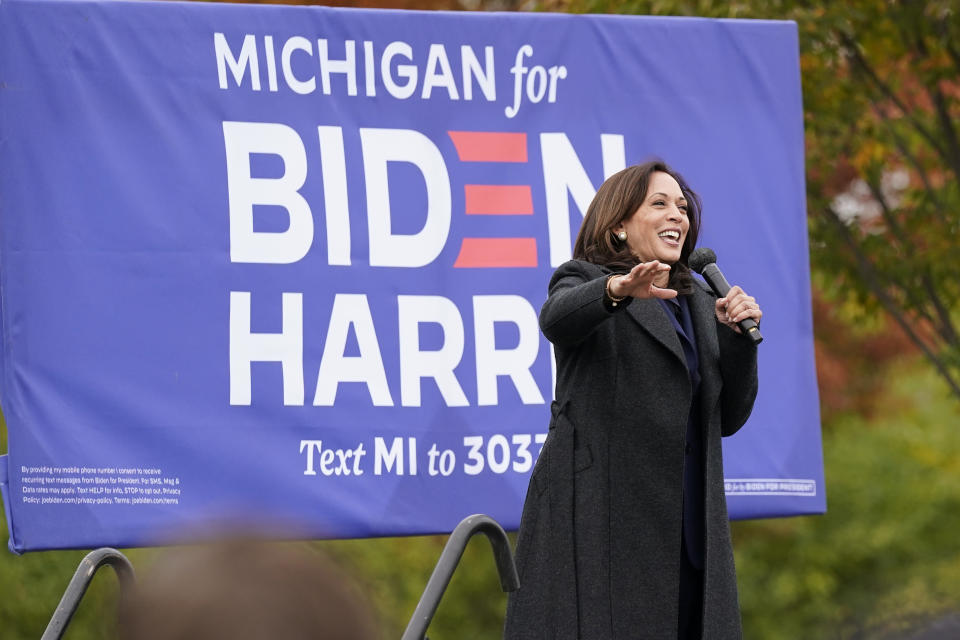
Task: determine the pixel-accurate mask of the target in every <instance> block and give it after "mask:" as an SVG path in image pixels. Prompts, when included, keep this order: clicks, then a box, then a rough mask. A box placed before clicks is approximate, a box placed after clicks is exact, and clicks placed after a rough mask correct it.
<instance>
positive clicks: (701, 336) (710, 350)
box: [687, 285, 720, 411]
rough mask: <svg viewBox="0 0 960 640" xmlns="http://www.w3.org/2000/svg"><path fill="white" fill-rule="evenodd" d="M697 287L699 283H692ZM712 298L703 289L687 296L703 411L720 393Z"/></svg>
mask: <svg viewBox="0 0 960 640" xmlns="http://www.w3.org/2000/svg"><path fill="white" fill-rule="evenodd" d="M694 286H695V287H698V286H699V285H694ZM714 300H715V299H714V298H713V296H710V295H708V294H707V293H705V292H703V291H694V294H693V295H692V296H690V297H689V298H687V301H688V302H689V304H690V315H691V316H692V317H693V330H694V331H695V332H696V334H697V355H698V356H699V358H700V376H701V385H703V386H702V387H701V389H700V400H701V402H702V407H703V409H704V410H705V411H711V410H712V409H713V406H714V404H715V403H716V400H717V397H718V396H719V393H720V388H719V386H718V383H719V381H720V343H719V342H717V320H716V316H715V312H714V304H715V303H714Z"/></svg>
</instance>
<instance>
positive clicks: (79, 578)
mask: <svg viewBox="0 0 960 640" xmlns="http://www.w3.org/2000/svg"><path fill="white" fill-rule="evenodd" d="M105 564H109V565H110V566H111V567H113V570H114V571H115V572H116V573H117V580H118V581H119V582H120V590H121V592H123V591H126V590H128V589H130V588H131V587H132V586H133V583H134V573H133V565H132V564H130V561H129V560H127V557H126V556H125V555H123V554H122V553H120V552H119V551H117V550H116V549H110V548H109V547H103V548H102V549H96V550H95V551H91V552H90V553H88V554H87V555H86V556H85V557H84V558H83V560H81V561H80V565H79V566H78V567H77V570H76V572H74V574H73V578H71V579H70V584H68V585H67V590H66V591H65V592H64V593H63V597H62V598H60V604H58V605H57V609H56V611H54V612H53V617H52V618H50V623H49V624H47V629H46V631H44V632H43V636H42V637H41V640H59V639H60V638H61V637H63V632H64V631H65V630H66V628H67V625H68V624H70V620H71V619H72V618H73V614H74V613H75V612H76V611H77V606H79V604H80V600H81V599H82V598H83V595H84V594H85V593H86V592H87V587H89V586H90V581H91V580H93V574H95V573H96V572H97V570H98V569H99V568H100V567H102V566H103V565H105Z"/></svg>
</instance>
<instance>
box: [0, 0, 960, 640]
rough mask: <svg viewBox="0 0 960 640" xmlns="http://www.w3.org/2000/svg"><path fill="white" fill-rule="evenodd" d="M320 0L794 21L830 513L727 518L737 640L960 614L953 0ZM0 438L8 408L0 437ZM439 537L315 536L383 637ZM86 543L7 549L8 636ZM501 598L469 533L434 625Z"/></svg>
mask: <svg viewBox="0 0 960 640" xmlns="http://www.w3.org/2000/svg"><path fill="white" fill-rule="evenodd" d="M284 1H285V2H286V3H293V4H296V3H297V2H296V1H295V0H284ZM300 4H311V3H310V2H300ZM329 4H334V5H339V6H367V7H385V8H408V9H480V10H518V9H519V10H549V11H568V12H593V13H625V14H644V15H681V16H702V17H713V18H761V19H787V20H795V21H796V22H797V26H798V33H799V38H800V50H801V71H802V81H803V95H804V111H805V127H806V153H807V201H808V202H807V204H808V213H809V216H808V219H809V228H810V242H811V267H812V270H813V274H812V275H813V302H814V304H813V313H814V326H815V333H816V335H815V348H816V356H817V373H818V381H819V387H820V402H821V414H822V418H823V428H824V439H823V445H824V455H825V465H826V478H827V487H828V499H829V511H828V513H827V514H826V515H824V516H810V517H799V518H789V519H771V520H759V521H748V522H736V523H734V526H733V531H734V547H735V550H736V555H737V567H738V578H739V585H740V597H741V606H742V610H743V619H744V634H745V637H746V638H747V639H748V640H749V639H766V638H786V639H791V638H798V639H801V638H802V639H805V638H906V637H911V634H912V633H913V632H914V631H915V630H917V629H920V628H923V627H925V626H928V625H929V624H930V621H931V620H936V619H938V618H944V617H948V616H956V615H957V613H958V612H960V543H958V540H960V536H958V534H957V532H958V531H960V429H958V426H960V420H958V418H960V341H958V331H957V322H958V317H960V249H958V246H960V245H958V242H957V237H958V231H960V229H958V226H960V187H958V185H960V133H958V128H960V45H958V44H957V43H958V42H960V16H958V12H960V7H958V5H957V3H956V1H955V0H929V1H926V2H922V1H912V2H911V1H906V0H904V1H895V0H855V1H850V2H843V3H840V2H831V1H829V0H810V1H794V0H741V1H734V2H719V1H718V2H710V1H708V0H695V1H689V2H682V1H680V0H543V1H542V2H540V3H536V2H534V1H532V0H337V1H334V2H331V3H329ZM5 446H6V431H5V426H4V425H3V423H2V418H0V452H5ZM0 517H2V516H0ZM0 527H2V528H3V529H4V530H5V529H6V522H5V521H4V522H3V523H2V524H0ZM445 540H446V539H445V537H442V536H431V537H416V538H388V539H376V540H346V541H326V542H311V543H308V544H309V545H310V546H311V547H312V548H316V549H318V550H320V551H322V552H325V553H327V554H330V555H332V556H333V557H334V558H335V559H336V560H337V561H338V562H339V563H341V564H342V565H344V566H345V567H347V568H348V569H349V570H350V571H351V572H352V573H353V574H354V575H355V576H356V577H357V579H358V581H359V582H360V583H361V584H362V587H363V589H364V591H365V592H366V593H367V594H368V597H369V599H370V601H371V603H372V605H373V607H374V609H375V610H376V611H377V615H378V617H379V619H380V622H381V627H382V630H383V637H384V638H397V637H399V636H400V634H401V633H402V631H403V629H404V628H405V626H406V623H407V621H408V620H409V617H410V615H411V614H412V612H413V610H414V608H415V606H416V603H417V601H418V599H419V597H420V593H421V591H422V589H423V587H424V586H425V584H426V582H427V579H428V578H429V576H430V573H431V572H432V570H433V566H434V564H435V562H436V560H437V559H438V558H439V556H440V552H441V550H442V548H443V544H444V543H445ZM127 553H128V556H129V557H130V558H131V560H132V561H133V563H134V566H135V567H137V569H138V570H139V571H148V570H149V566H150V563H151V562H152V561H153V560H154V559H155V558H156V557H157V550H154V549H132V550H128V551H127ZM84 554H85V552H83V551H56V552H42V553H32V554H27V555H25V556H22V557H16V556H13V555H12V554H9V553H0V637H2V638H5V639H6V638H10V639H19V638H37V637H39V636H40V635H41V633H42V632H43V629H44V628H45V626H46V623H47V621H48V620H49V618H50V615H51V614H52V612H53V610H54V608H55V607H56V604H57V602H58V600H59V598H60V596H61V594H62V593H63V590H64V588H65V587H66V585H67V583H68V581H69V579H70V577H71V576H72V574H73V571H74V570H75V569H76V566H77V564H78V563H79V561H80V559H81V558H82V557H83V556H84ZM115 599H116V580H115V579H114V578H113V576H112V575H110V571H109V570H107V569H105V570H103V571H101V573H99V574H98V576H97V578H96V579H95V580H94V583H93V585H92V586H91V589H90V590H89V591H88V594H87V596H86V598H85V599H84V601H83V603H82V604H81V607H80V610H79V611H78V613H77V616H76V617H75V619H74V622H73V623H72V624H71V625H70V627H69V630H68V632H67V634H66V637H67V638H72V639H77V640H86V639H91V640H92V639H104V638H110V637H112V633H113V623H114V620H115V615H114V608H115ZM505 605H506V597H505V596H504V595H503V594H502V593H500V591H499V581H498V579H497V576H496V570H495V568H494V565H493V560H492V554H491V552H490V548H489V544H488V543H487V542H486V540H485V539H484V538H483V537H482V536H481V537H478V538H475V539H474V540H473V541H472V542H471V543H470V545H469V547H468V548H467V551H466V553H465V555H464V557H463V560H462V563H461V569H460V570H459V571H458V572H457V574H456V575H455V576H454V579H453V581H452V582H451V584H450V587H449V588H448V591H447V595H446V596H445V598H444V600H443V602H442V604H441V606H440V609H439V611H438V612H437V615H436V616H435V618H434V623H433V625H432V626H431V628H430V636H431V637H432V638H434V640H443V639H445V638H448V639H453V638H457V639H469V638H495V637H499V635H500V628H501V625H502V620H503V611H504V607H505ZM942 637H955V636H950V635H943V636H942Z"/></svg>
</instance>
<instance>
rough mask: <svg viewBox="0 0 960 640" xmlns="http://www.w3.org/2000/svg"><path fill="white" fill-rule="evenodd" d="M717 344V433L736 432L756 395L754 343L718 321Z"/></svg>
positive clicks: (750, 408)
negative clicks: (719, 378) (719, 379)
mask: <svg viewBox="0 0 960 640" xmlns="http://www.w3.org/2000/svg"><path fill="white" fill-rule="evenodd" d="M717 340H718V342H719V344H720V375H721V376H722V377H723V388H722V390H721V392H720V408H721V412H722V413H721V416H722V422H721V424H720V433H721V434H722V435H724V436H731V435H733V434H735V433H736V432H737V431H738V430H739V429H740V427H742V426H743V424H744V423H745V422H746V421H747V418H749V417H750V413H751V412H752V411H753V402H754V400H755V399H756V397H757V388H758V382H757V345H756V344H754V343H753V341H752V340H750V339H748V338H747V337H746V336H743V335H741V334H739V333H737V332H736V331H734V330H733V329H731V328H730V327H728V326H726V325H724V324H721V323H720V322H717Z"/></svg>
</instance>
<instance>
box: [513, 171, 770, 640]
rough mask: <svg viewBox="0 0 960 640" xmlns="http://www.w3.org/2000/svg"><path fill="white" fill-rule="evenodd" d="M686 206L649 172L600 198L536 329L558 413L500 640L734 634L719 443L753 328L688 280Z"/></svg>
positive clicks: (741, 407)
mask: <svg viewBox="0 0 960 640" xmlns="http://www.w3.org/2000/svg"><path fill="white" fill-rule="evenodd" d="M699 224H700V201H699V198H698V197H697V195H696V194H695V193H694V192H693V191H692V190H691V189H690V188H689V187H688V186H687V184H686V183H685V182H684V180H683V178H682V177H681V176H680V175H679V174H677V173H676V172H675V171H673V170H672V169H671V168H669V167H668V166H667V165H665V164H664V163H662V162H649V163H646V164H642V165H637V166H633V167H629V168H627V169H624V170H623V171H621V172H619V173H617V174H616V175H614V176H612V177H611V178H609V179H608V180H607V181H606V182H604V183H603V185H602V186H601V187H600V189H599V191H598V192H597V195H596V197H595V198H594V199H593V202H592V203H591V204H590V207H589V208H588V210H587V214H586V216H585V217H584V220H583V226H582V227H581V228H580V233H579V235H578V236H577V241H576V244H575V246H574V259H573V260H571V261H569V262H567V263H565V264H563V265H561V266H560V267H559V268H558V269H557V271H556V272H555V273H554V274H553V277H552V278H551V280H550V289H549V297H548V298H547V301H546V302H545V303H544V305H543V308H542V309H541V311H540V327H541V329H542V330H543V333H544V335H545V336H546V337H547V339H549V340H550V342H552V343H553V345H554V351H555V353H556V362H557V386H556V398H557V399H556V401H555V402H554V403H553V407H552V419H551V421H550V432H549V435H548V436H547V441H546V443H545V444H544V448H543V450H542V451H541V453H540V458H539V460H538V462H537V465H536V467H535V468H534V471H533V475H532V477H531V479H530V486H529V488H528V490H527V497H526V502H525V504H524V509H523V518H522V521H521V524H520V533H519V537H518V540H517V566H518V569H519V571H520V583H521V587H520V589H519V591H517V592H516V593H514V594H513V595H512V596H511V598H510V601H509V604H508V607H507V620H506V628H505V638H507V639H508V640H531V639H537V638H551V639H552V638H569V639H577V638H579V639H582V640H593V639H616V640H625V639H632V638H652V639H656V640H660V639H672V638H701V637H702V638H707V639H710V640H714V639H724V638H739V637H740V635H741V632H740V610H739V605H738V602H737V584H736V574H735V570H734V566H733V551H732V548H731V543H730V527H729V522H728V519H727V508H726V499H725V496H724V486H723V460H722V452H721V446H720V438H721V436H728V435H731V434H733V433H735V432H736V431H737V430H738V429H739V428H740V427H741V426H742V425H743V423H744V422H745V421H746V420H747V417H748V416H749V415H750V411H751V409H752V407H753V401H754V398H755V396H756V393H757V352H756V346H755V345H754V344H753V343H752V342H751V341H750V340H749V339H747V337H745V336H743V335H742V333H741V331H740V329H739V327H738V326H737V322H738V321H740V320H742V319H745V318H753V319H754V320H755V321H758V322H759V320H760V318H761V316H762V313H761V311H760V308H759V307H758V306H757V303H756V301H755V300H754V299H753V298H752V297H750V296H748V295H747V294H746V293H744V291H743V290H742V289H741V288H740V287H736V286H735V287H733V288H732V289H731V290H730V292H729V293H728V294H727V295H726V296H725V297H723V298H720V299H717V298H716V296H714V295H713V294H711V293H708V291H707V290H706V289H705V288H704V285H702V284H701V283H699V281H697V280H695V279H694V278H693V277H692V276H691V275H690V270H689V268H688V266H687V259H688V257H689V255H690V253H691V251H692V250H693V248H694V247H695V246H696V243H697V233H698V229H699Z"/></svg>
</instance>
